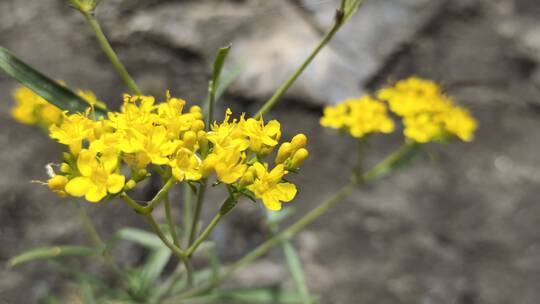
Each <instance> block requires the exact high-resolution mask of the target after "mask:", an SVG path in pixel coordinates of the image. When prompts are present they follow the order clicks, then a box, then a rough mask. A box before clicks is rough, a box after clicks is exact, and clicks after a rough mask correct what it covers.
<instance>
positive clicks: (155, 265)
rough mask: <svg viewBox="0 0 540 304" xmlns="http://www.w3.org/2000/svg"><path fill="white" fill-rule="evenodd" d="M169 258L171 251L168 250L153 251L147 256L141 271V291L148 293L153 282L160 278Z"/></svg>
mask: <svg viewBox="0 0 540 304" xmlns="http://www.w3.org/2000/svg"><path fill="white" fill-rule="evenodd" d="M170 258H171V251H170V250H169V249H168V248H163V249H159V250H155V251H154V252H152V253H151V254H150V256H148V258H147V259H146V263H145V264H144V266H143V267H142V271H141V274H140V275H141V289H142V290H143V291H145V292H146V291H150V290H151V288H152V285H153V284H154V282H155V281H156V280H157V279H158V278H159V277H160V275H161V273H162V272H163V269H165V266H166V265H167V262H168V261H169V259H170Z"/></svg>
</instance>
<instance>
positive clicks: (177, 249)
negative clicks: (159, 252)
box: [143, 213, 193, 285]
mask: <svg viewBox="0 0 540 304" xmlns="http://www.w3.org/2000/svg"><path fill="white" fill-rule="evenodd" d="M143 216H144V217H145V218H146V221H147V222H148V224H149V225H150V227H151V228H152V230H153V231H154V233H155V234H156V235H157V236H158V237H159V238H160V239H161V241H162V242H163V243H164V244H165V246H167V247H169V249H170V250H171V251H172V252H173V253H174V255H176V256H177V257H178V258H179V259H180V260H181V261H182V262H183V263H184V266H185V268H186V274H187V277H188V285H191V284H192V283H193V267H192V265H191V262H190V261H189V258H188V257H187V256H186V253H185V252H184V251H183V250H182V249H181V248H180V247H177V246H176V245H174V244H173V243H171V241H169V240H168V239H167V237H166V236H165V234H164V233H163V231H161V228H159V225H158V224H157V223H156V221H155V220H154V217H153V216H152V214H151V213H149V214H143Z"/></svg>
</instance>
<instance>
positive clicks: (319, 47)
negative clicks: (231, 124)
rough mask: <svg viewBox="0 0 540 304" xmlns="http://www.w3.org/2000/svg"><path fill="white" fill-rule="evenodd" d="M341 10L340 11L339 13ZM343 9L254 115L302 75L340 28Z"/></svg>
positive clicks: (276, 98) (273, 103)
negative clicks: (308, 52) (301, 61)
mask: <svg viewBox="0 0 540 304" xmlns="http://www.w3.org/2000/svg"><path fill="white" fill-rule="evenodd" d="M340 12H341V13H340ZM343 17H344V16H343V11H342V10H338V13H337V14H336V18H335V20H334V25H333V26H332V28H331V29H330V30H329V31H328V32H327V33H326V34H325V35H324V36H323V38H322V39H321V41H320V42H319V44H318V45H317V46H316V47H315V48H314V49H313V50H312V51H311V53H310V54H309V56H308V57H307V58H306V59H305V61H304V62H303V63H302V64H301V65H300V66H299V67H298V68H297V69H296V71H295V72H294V73H293V75H292V76H291V77H290V78H289V79H287V80H286V81H285V82H284V83H283V84H282V85H281V86H280V87H279V88H278V89H277V91H276V92H275V93H274V95H272V97H270V99H268V101H266V102H265V103H264V105H263V106H262V107H261V109H260V110H259V111H258V112H257V114H255V116H254V117H260V116H262V115H264V114H266V113H267V112H268V111H269V110H270V109H271V108H272V107H273V106H274V105H275V104H276V103H277V102H278V101H279V99H280V98H281V97H282V96H283V95H285V93H286V92H287V91H288V90H289V88H290V87H291V86H292V85H293V84H294V83H295V81H296V80H297V79H298V77H300V75H302V73H303V72H304V70H305V69H306V68H307V67H308V66H309V65H310V64H311V62H312V61H313V59H315V57H316V56H317V55H318V54H319V52H320V51H321V50H322V49H323V48H324V46H325V45H326V44H328V42H330V40H332V37H334V35H335V34H336V32H337V31H338V30H339V29H340V28H341V26H342V25H343V23H344V20H345V19H344V18H343Z"/></svg>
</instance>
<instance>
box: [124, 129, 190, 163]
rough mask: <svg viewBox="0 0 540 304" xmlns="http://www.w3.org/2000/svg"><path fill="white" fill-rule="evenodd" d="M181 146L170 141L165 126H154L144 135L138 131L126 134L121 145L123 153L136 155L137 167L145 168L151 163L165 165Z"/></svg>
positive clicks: (177, 141) (178, 142) (176, 141)
mask: <svg viewBox="0 0 540 304" xmlns="http://www.w3.org/2000/svg"><path fill="white" fill-rule="evenodd" d="M179 144H180V141H179V140H169V139H168V138H167V130H166V129H165V127H163V126H154V127H153V128H151V129H150V130H149V132H148V134H143V133H141V132H138V131H137V130H131V131H128V132H126V134H125V137H124V139H123V141H122V143H121V149H122V152H125V153H132V154H136V159H137V166H138V167H139V168H144V167H146V165H148V164H149V163H153V164H156V165H165V164H167V163H168V162H169V156H171V155H172V154H173V153H174V152H175V151H176V149H177V147H178V145H179Z"/></svg>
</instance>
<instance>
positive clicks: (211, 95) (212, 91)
mask: <svg viewBox="0 0 540 304" xmlns="http://www.w3.org/2000/svg"><path fill="white" fill-rule="evenodd" d="M215 103H216V84H215V83H214V81H213V80H210V82H209V83H208V117H207V122H206V129H207V130H209V129H210V126H211V125H212V123H213V122H214V105H215Z"/></svg>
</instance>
